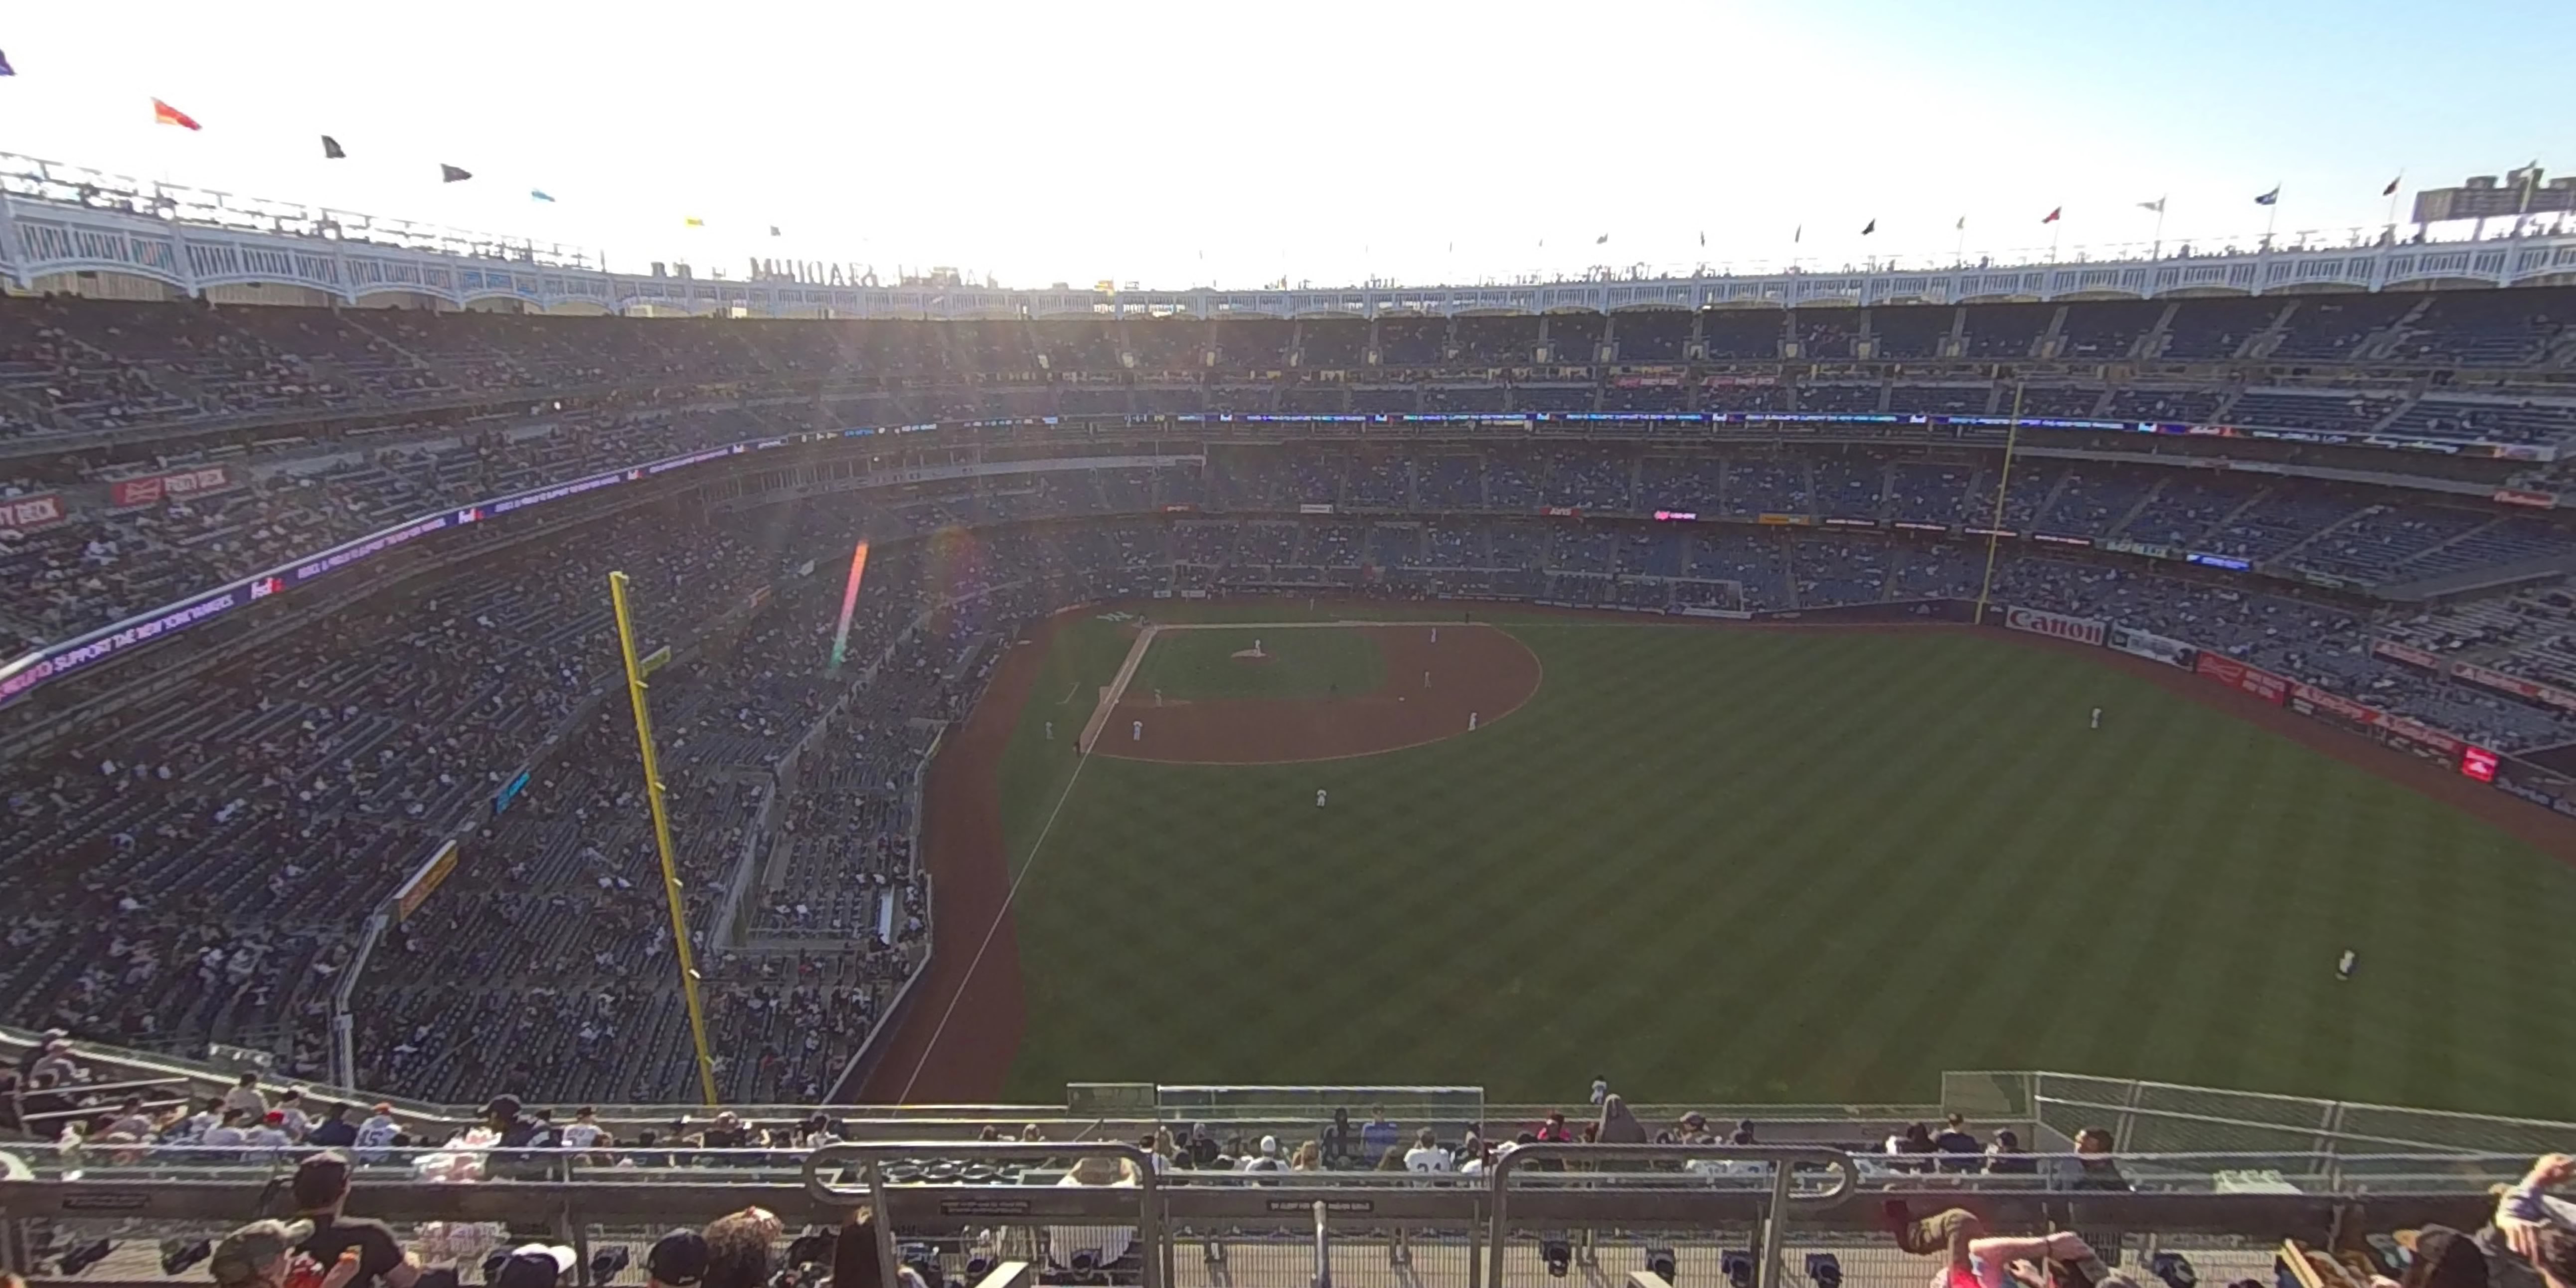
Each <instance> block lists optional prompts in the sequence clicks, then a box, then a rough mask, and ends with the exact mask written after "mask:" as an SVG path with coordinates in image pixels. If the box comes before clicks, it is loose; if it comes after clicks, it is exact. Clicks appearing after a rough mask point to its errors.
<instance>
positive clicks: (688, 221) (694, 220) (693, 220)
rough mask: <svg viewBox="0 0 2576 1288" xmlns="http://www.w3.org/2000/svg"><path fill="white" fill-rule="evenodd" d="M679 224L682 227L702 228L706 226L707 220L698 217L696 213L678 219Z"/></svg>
mask: <svg viewBox="0 0 2576 1288" xmlns="http://www.w3.org/2000/svg"><path fill="white" fill-rule="evenodd" d="M680 226H681V227H683V228H704V227H706V226H707V221H706V220H703V219H700V218H698V217H697V216H696V215H688V216H685V217H683V218H682V219H681V220H680Z"/></svg>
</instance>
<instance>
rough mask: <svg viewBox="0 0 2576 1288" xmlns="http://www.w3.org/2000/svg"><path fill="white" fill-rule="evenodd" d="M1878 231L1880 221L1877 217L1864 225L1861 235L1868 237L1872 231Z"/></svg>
mask: <svg viewBox="0 0 2576 1288" xmlns="http://www.w3.org/2000/svg"><path fill="white" fill-rule="evenodd" d="M1877 231H1878V221H1877V220H1875V219H1873V220H1870V221H1869V223H1868V224H1867V225H1866V226H1865V227H1863V228H1862V229H1861V230H1860V235H1861V236H1863V237H1867V236H1869V235H1870V234H1871V233H1874V232H1877Z"/></svg>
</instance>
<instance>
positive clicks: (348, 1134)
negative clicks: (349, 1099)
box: [304, 1105, 358, 1149]
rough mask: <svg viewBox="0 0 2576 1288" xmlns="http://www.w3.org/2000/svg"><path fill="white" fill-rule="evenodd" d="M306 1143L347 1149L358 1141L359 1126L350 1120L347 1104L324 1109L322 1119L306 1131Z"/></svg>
mask: <svg viewBox="0 0 2576 1288" xmlns="http://www.w3.org/2000/svg"><path fill="white" fill-rule="evenodd" d="M304 1143H305V1144H307V1145H311V1146H314V1147H315V1148H317V1149H347V1148H349V1147H350V1146H352V1145H355V1144H357V1143H358V1128H357V1126H356V1125H355V1124H353V1123H351V1122H350V1121H349V1107H348V1106H347V1105H333V1106H331V1107H330V1108H328V1109H325V1110H323V1111H322V1121H320V1122H317V1123H315V1124H313V1130H311V1131H309V1132H306V1133H305V1135H304Z"/></svg>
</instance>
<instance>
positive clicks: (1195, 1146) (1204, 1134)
mask: <svg viewBox="0 0 2576 1288" xmlns="http://www.w3.org/2000/svg"><path fill="white" fill-rule="evenodd" d="M1189 1155H1190V1166H1191V1167H1192V1168H1194V1169H1197V1170H1199V1171H1205V1170H1207V1169H1208V1168H1211V1167H1214V1166H1216V1160H1217V1159H1219V1158H1222V1157H1224V1155H1225V1151H1224V1150H1223V1148H1221V1147H1220V1146H1218V1144H1217V1142H1216V1136H1215V1135H1214V1134H1213V1133H1211V1132H1210V1131H1208V1125H1207V1124H1206V1123H1192V1124H1190V1148H1189Z"/></svg>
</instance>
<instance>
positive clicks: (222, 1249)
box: [206, 1221, 358, 1288]
mask: <svg viewBox="0 0 2576 1288" xmlns="http://www.w3.org/2000/svg"><path fill="white" fill-rule="evenodd" d="M312 1233H313V1227H312V1226H311V1225H309V1224H307V1223H305V1222H302V1221H253V1222H251V1223H250V1224H249V1225H245V1226H242V1227H241V1228H239V1229H237V1230H234V1231H233V1232H232V1233H230V1234H227V1235H225V1236H224V1237H223V1241H222V1242H220V1243H217V1244H216V1245H215V1251H214V1255H213V1256H211V1257H209V1258H207V1259H206V1273H207V1274H209V1275H211V1276H213V1277H214V1281H215V1282H216V1283H217V1284H219V1285H221V1286H222V1288H288V1285H290V1284H291V1285H294V1288H306V1286H307V1285H315V1286H318V1288H347V1286H348V1284H349V1283H350V1282H351V1281H353V1280H355V1279H356V1278H357V1277H358V1259H357V1258H355V1257H343V1258H340V1259H338V1260H335V1261H334V1262H332V1264H331V1268H330V1269H329V1270H327V1271H325V1270H323V1269H322V1268H321V1267H319V1266H317V1265H315V1264H314V1263H313V1262H312V1261H311V1260H310V1259H307V1258H301V1257H298V1256H297V1254H296V1251H295V1245H297V1244H299V1243H302V1242H303V1241H304V1240H305V1239H306V1238H307V1237H309V1236H310V1235H311V1234H312Z"/></svg>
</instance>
